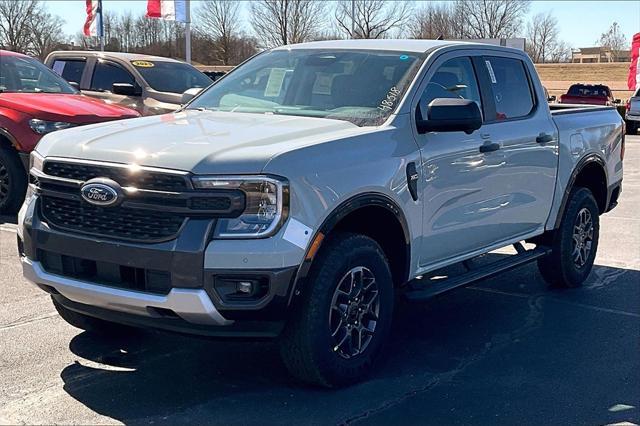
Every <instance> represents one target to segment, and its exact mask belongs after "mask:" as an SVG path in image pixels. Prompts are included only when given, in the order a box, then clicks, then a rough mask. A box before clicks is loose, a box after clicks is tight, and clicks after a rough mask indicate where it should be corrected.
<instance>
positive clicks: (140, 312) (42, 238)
mask: <svg viewBox="0 0 640 426" xmlns="http://www.w3.org/2000/svg"><path fill="white" fill-rule="evenodd" d="M27 203H28V204H29V205H28V206H27V205H25V207H23V210H24V211H25V213H24V214H23V215H21V218H20V223H19V225H18V226H19V227H20V232H19V233H18V247H19V251H20V255H21V258H22V264H23V273H24V276H25V277H26V278H27V279H28V280H30V281H32V282H33V283H35V284H36V285H38V286H39V287H40V288H42V289H43V290H45V291H47V292H49V293H51V294H52V295H53V297H54V298H56V300H58V302H60V303H61V304H62V305H64V306H66V307H68V308H69V309H71V310H74V311H77V312H80V313H85V314H87V315H91V316H94V317H98V318H102V319H105V320H108V321H114V322H122V323H127V324H131V325H137V326H143V327H156V328H161V329H168V330H172V331H179V332H186V333H194V334H201V335H210V336H246V337H251V336H253V337H265V336H274V335H277V333H278V332H279V330H281V325H282V324H284V321H285V320H286V318H287V316H288V311H289V309H288V300H289V296H290V291H291V287H292V283H293V280H294V278H295V273H296V270H297V267H295V266H291V267H282V264H280V265H277V266H274V267H273V268H265V267H264V265H262V266H260V267H257V266H258V265H254V267H253V268H247V269H237V268H227V269H221V268H219V267H217V268H205V252H207V251H208V249H209V248H210V247H211V246H212V245H215V244H216V241H213V242H211V241H210V235H211V230H212V229H213V227H214V226H215V219H207V218H202V219H188V220H187V222H186V224H185V225H184V227H183V228H182V230H181V231H180V234H179V235H178V237H177V238H176V239H174V240H171V241H165V242H159V243H147V244H141V243H130V242H122V241H115V240H109V239H104V238H95V237H91V236H89V235H81V234H74V233H69V232H66V231H62V230H58V229H55V228H53V227H50V226H49V225H48V224H47V223H46V222H45V221H44V220H43V219H42V217H41V214H40V212H39V206H38V204H39V200H38V197H37V196H36V197H33V198H32V199H28V200H27ZM253 254H255V255H257V253H253ZM210 255H211V252H210V251H208V254H207V256H210ZM244 257H245V258H246V257H248V255H246V254H245V256H244ZM87 265H89V266H88V267H87ZM125 276H126V277H128V278H131V277H132V276H133V277H134V278H135V279H133V280H129V281H131V282H129V281H126V280H125V279H124V278H125ZM140 276H142V277H143V278H142V279H139V278H140ZM236 278H237V279H242V280H250V279H256V281H259V282H260V283H261V284H262V285H265V286H266V290H265V292H264V293H261V294H260V295H259V297H258V296H256V298H255V299H249V300H247V299H245V300H237V299H233V300H230V299H225V295H224V294H221V293H220V291H219V290H218V289H217V288H216V283H217V282H218V281H217V280H222V279H224V280H227V281H228V280H229V279H236ZM125 281H126V282H125ZM141 282H142V283H141Z"/></svg>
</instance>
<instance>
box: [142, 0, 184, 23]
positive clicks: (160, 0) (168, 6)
mask: <svg viewBox="0 0 640 426" xmlns="http://www.w3.org/2000/svg"><path fill="white" fill-rule="evenodd" d="M187 15H188V14H187V0H147V17H149V18H159V19H166V20H168V21H178V22H188V21H189V19H188V16H187Z"/></svg>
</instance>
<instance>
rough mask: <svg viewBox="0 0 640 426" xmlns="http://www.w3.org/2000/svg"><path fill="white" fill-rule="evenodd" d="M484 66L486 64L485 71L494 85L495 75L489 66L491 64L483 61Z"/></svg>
mask: <svg viewBox="0 0 640 426" xmlns="http://www.w3.org/2000/svg"><path fill="white" fill-rule="evenodd" d="M484 63H485V64H487V70H488V71H489V77H490V78H491V82H492V83H493V84H496V83H497V81H496V74H495V73H494V72H493V67H492V66H491V62H489V61H484Z"/></svg>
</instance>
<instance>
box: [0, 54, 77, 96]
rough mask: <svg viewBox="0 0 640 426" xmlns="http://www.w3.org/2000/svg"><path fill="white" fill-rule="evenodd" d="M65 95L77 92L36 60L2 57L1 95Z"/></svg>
mask: <svg viewBox="0 0 640 426" xmlns="http://www.w3.org/2000/svg"><path fill="white" fill-rule="evenodd" d="M1 92H5V93H6V92H16V93H65V94H73V93H77V91H76V90H75V89H74V88H73V87H71V85H70V84H69V83H67V82H66V81H65V80H64V79H63V78H62V77H60V76H59V75H57V74H55V73H54V72H53V71H51V70H50V69H49V68H47V67H46V66H45V65H43V64H41V63H40V62H38V61H37V60H35V59H32V58H27V57H24V56H9V55H4V56H0V93H1Z"/></svg>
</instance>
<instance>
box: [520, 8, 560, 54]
mask: <svg viewBox="0 0 640 426" xmlns="http://www.w3.org/2000/svg"><path fill="white" fill-rule="evenodd" d="M559 34H560V30H559V29H558V20H557V19H556V18H555V17H554V16H553V15H552V14H551V12H547V13H538V14H537V15H535V16H534V17H533V18H531V21H529V24H528V25H527V34H526V35H527V46H526V51H527V53H528V54H529V56H530V57H531V59H532V60H533V62H535V63H545V62H558V61H559V60H561V59H562V57H563V56H565V55H566V53H567V47H566V44H564V43H563V42H561V41H560V40H558V36H559Z"/></svg>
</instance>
